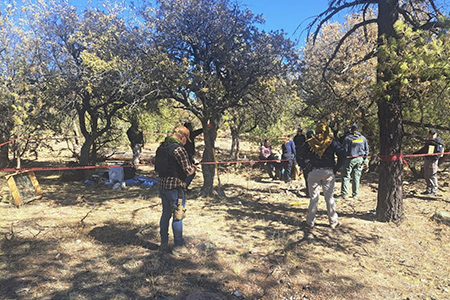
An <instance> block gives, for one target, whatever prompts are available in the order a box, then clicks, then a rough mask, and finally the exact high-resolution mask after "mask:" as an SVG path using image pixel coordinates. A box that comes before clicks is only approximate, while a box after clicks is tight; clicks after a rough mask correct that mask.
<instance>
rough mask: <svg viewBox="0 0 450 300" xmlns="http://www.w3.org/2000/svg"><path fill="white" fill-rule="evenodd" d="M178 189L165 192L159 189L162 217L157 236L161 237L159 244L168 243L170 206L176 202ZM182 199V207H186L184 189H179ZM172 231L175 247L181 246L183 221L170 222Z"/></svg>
mask: <svg viewBox="0 0 450 300" xmlns="http://www.w3.org/2000/svg"><path fill="white" fill-rule="evenodd" d="M178 191H179V190H178V189H172V190H166V189H159V196H160V197H161V200H162V207H163V210H162V215H161V220H160V221H159V234H160V235H161V244H163V243H168V242H169V222H170V219H171V218H172V206H174V205H176V203H177V201H178ZM180 191H181V193H182V195H181V197H182V199H183V202H182V204H183V207H186V195H185V193H184V189H180ZM172 231H173V239H174V242H173V243H174V245H175V246H183V245H184V240H183V220H181V221H172Z"/></svg>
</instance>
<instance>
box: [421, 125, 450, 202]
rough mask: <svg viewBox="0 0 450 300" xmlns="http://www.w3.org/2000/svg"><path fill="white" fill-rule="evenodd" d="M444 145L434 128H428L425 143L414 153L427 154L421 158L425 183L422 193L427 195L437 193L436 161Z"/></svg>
mask: <svg viewBox="0 0 450 300" xmlns="http://www.w3.org/2000/svg"><path fill="white" fill-rule="evenodd" d="M443 152H444V145H443V144H442V141H441V139H440V138H438V137H437V132H436V130H435V129H430V131H429V132H428V139H427V140H426V142H425V145H424V146H423V147H422V149H420V150H419V151H417V152H414V154H429V155H428V156H425V157H424V160H423V162H424V163H423V171H424V172H423V175H424V177H425V182H426V184H427V188H426V190H425V191H424V192H423V193H422V194H426V195H427V196H431V197H434V196H436V195H437V190H438V179H437V170H438V162H439V158H440V157H441V156H442V154H436V153H443Z"/></svg>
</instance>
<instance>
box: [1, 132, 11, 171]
mask: <svg viewBox="0 0 450 300" xmlns="http://www.w3.org/2000/svg"><path fill="white" fill-rule="evenodd" d="M8 141H9V137H7V136H6V135H4V134H0V144H3V143H6V142H8ZM8 153H9V144H6V145H3V146H1V147H0V168H5V167H7V166H8V164H9V157H8Z"/></svg>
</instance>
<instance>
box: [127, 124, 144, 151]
mask: <svg viewBox="0 0 450 300" xmlns="http://www.w3.org/2000/svg"><path fill="white" fill-rule="evenodd" d="M127 136H128V140H130V143H131V146H132V147H133V146H134V145H136V144H140V145H144V134H143V133H142V131H140V130H138V129H137V128H136V127H133V126H132V127H130V128H129V129H128V130H127Z"/></svg>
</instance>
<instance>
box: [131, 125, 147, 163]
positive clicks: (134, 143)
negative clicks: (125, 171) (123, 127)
mask: <svg viewBox="0 0 450 300" xmlns="http://www.w3.org/2000/svg"><path fill="white" fill-rule="evenodd" d="M127 137H128V140H129V141H130V146H131V150H132V151H133V159H132V162H133V165H135V166H136V165H139V163H140V158H141V153H142V148H143V147H144V134H143V133H142V131H140V130H139V129H138V126H137V125H136V124H132V125H131V126H130V128H128V130H127Z"/></svg>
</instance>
